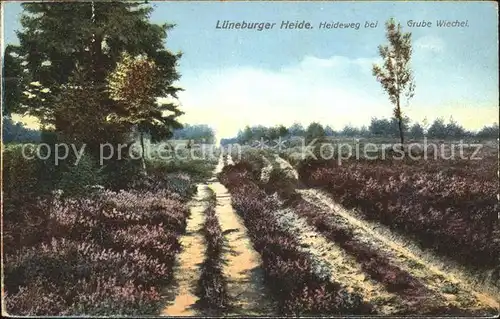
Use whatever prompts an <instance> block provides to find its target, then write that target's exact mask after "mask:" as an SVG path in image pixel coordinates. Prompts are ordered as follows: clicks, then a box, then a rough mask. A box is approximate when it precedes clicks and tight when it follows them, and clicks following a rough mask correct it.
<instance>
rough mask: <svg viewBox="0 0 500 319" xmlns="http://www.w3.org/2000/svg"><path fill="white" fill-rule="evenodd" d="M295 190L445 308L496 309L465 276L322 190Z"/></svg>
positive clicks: (495, 305) (490, 298) (496, 301)
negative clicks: (357, 215) (412, 280)
mask: <svg viewBox="0 0 500 319" xmlns="http://www.w3.org/2000/svg"><path fill="white" fill-rule="evenodd" d="M298 191H299V192H300V193H301V194H302V196H303V198H304V199H305V200H307V201H308V202H310V203H311V204H313V205H316V206H318V207H320V208H323V209H329V210H330V211H332V212H333V213H334V214H335V217H336V222H338V223H339V224H342V225H345V227H348V228H350V229H351V230H352V231H353V232H354V235H355V237H356V238H357V239H358V240H360V241H361V242H363V243H365V244H368V245H371V246H372V247H375V248H377V249H378V250H380V251H382V252H383V253H384V254H386V255H387V256H388V257H389V260H390V261H391V263H393V264H394V265H396V266H398V267H400V268H401V269H403V270H406V271H408V272H409V273H410V274H411V275H412V276H414V277H415V278H417V279H419V280H420V281H421V282H422V283H423V284H424V285H425V286H426V287H427V288H428V289H430V290H431V291H433V292H435V293H436V294H437V295H439V296H441V297H442V298H443V300H445V303H446V304H447V305H449V306H455V307H457V308H460V309H464V310H478V309H485V308H488V307H490V308H494V309H498V308H499V303H498V300H496V299H495V298H493V297H492V296H490V295H488V294H486V293H483V292H479V291H477V290H475V289H473V287H471V285H470V284H469V280H467V279H466V278H465V275H463V274H459V272H458V271H456V270H452V269H449V267H447V269H442V268H441V267H439V266H438V265H435V264H434V263H433V260H435V259H436V258H435V257H432V256H431V254H430V253H428V252H425V253H424V252H423V251H421V250H419V249H418V248H417V247H415V246H413V247H412V249H411V250H410V249H409V248H407V246H408V243H405V242H404V241H403V240H401V239H400V238H398V237H397V236H395V235H394V234H392V233H391V232H390V230H388V229H387V228H385V227H384V226H382V225H380V224H375V223H372V222H369V221H365V220H363V219H360V218H358V217H356V216H355V214H353V212H351V211H349V210H346V209H345V208H343V207H342V206H341V205H339V204H337V203H335V202H334V201H333V200H332V199H331V198H330V197H329V196H328V195H327V194H326V193H324V192H322V191H319V190H314V189H307V190H298ZM381 230H382V231H381ZM445 286H448V287H450V288H451V290H452V291H453V292H452V293H450V292H449V290H450V289H448V291H447V289H444V290H443V288H444V287H445Z"/></svg>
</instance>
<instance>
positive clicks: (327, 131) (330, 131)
mask: <svg viewBox="0 0 500 319" xmlns="http://www.w3.org/2000/svg"><path fill="white" fill-rule="evenodd" d="M334 134H335V131H334V130H333V129H332V128H331V126H330V125H327V126H325V135H326V136H333V135H334Z"/></svg>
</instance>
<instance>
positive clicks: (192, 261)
mask: <svg viewBox="0 0 500 319" xmlns="http://www.w3.org/2000/svg"><path fill="white" fill-rule="evenodd" d="M208 194H209V193H208V192H207V186H206V185H204V184H199V185H198V192H197V194H196V196H195V197H194V198H193V200H192V201H191V204H190V205H191V208H190V216H189V218H188V220H187V226H186V233H185V234H184V235H183V236H182V237H181V238H180V243H181V247H182V250H181V252H180V253H179V255H178V257H177V260H176V265H175V268H174V278H175V281H176V284H177V295H176V296H175V299H174V300H173V301H172V302H171V303H170V304H169V305H168V306H167V307H166V308H165V309H163V311H162V312H161V315H168V316H194V315H196V314H197V313H196V310H195V309H193V306H194V304H195V303H196V301H197V300H198V297H197V296H196V295H195V289H196V285H197V281H198V278H199V277H200V271H199V265H200V264H201V263H202V262H203V260H204V258H205V242H204V239H203V235H202V234H201V233H200V229H201V228H202V226H203V221H204V215H203V213H204V211H205V208H206V201H205V200H204V199H205V197H206V196H207V195H208Z"/></svg>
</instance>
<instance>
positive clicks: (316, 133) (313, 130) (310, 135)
mask: <svg viewBox="0 0 500 319" xmlns="http://www.w3.org/2000/svg"><path fill="white" fill-rule="evenodd" d="M323 136H325V130H324V129H323V126H322V125H321V124H319V123H317V122H313V123H311V124H309V126H308V127H307V130H306V138H307V139H308V140H313V139H315V138H321V137H323Z"/></svg>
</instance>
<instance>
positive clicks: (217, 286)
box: [196, 189, 230, 315]
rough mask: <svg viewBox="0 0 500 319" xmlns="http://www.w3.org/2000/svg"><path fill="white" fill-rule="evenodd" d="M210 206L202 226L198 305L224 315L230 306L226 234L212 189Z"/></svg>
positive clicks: (207, 312)
mask: <svg viewBox="0 0 500 319" xmlns="http://www.w3.org/2000/svg"><path fill="white" fill-rule="evenodd" d="M208 200H209V202H208V206H207V208H206V209H205V211H204V215H205V222H204V225H203V228H202V231H203V234H204V237H205V243H206V251H205V260H204V261H203V263H202V264H201V266H200V278H199V280H198V287H197V291H196V294H197V295H198V297H199V298H200V299H199V301H198V304H197V306H198V307H199V308H200V309H201V311H202V312H204V313H205V314H207V315H222V314H223V311H224V310H227V309H228V307H229V303H230V302H229V296H228V292H227V282H226V280H225V278H224V274H223V271H222V267H223V262H224V260H223V257H222V253H223V248H224V236H223V234H222V229H221V227H220V225H219V220H218V218H217V216H216V214H215V207H216V205H217V203H216V197H215V193H214V192H213V190H211V189H210V197H209V198H208Z"/></svg>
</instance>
